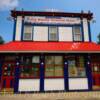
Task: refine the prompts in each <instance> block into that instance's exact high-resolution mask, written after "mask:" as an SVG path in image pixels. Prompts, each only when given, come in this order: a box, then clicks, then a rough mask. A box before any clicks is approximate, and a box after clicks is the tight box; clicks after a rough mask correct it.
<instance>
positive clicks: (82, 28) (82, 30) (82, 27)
mask: <svg viewBox="0 0 100 100" xmlns="http://www.w3.org/2000/svg"><path fill="white" fill-rule="evenodd" d="M81 32H82V41H83V42H84V26H83V20H81Z"/></svg>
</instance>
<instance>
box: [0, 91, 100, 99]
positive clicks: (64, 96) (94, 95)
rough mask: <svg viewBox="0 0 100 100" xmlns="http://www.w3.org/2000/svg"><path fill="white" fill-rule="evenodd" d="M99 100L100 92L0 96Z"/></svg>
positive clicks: (8, 96)
mask: <svg viewBox="0 0 100 100" xmlns="http://www.w3.org/2000/svg"><path fill="white" fill-rule="evenodd" d="M73 99H74V100H100V92H70V93H68V92H66V93H65V92H64V93H33V94H1V95H0V100H73Z"/></svg>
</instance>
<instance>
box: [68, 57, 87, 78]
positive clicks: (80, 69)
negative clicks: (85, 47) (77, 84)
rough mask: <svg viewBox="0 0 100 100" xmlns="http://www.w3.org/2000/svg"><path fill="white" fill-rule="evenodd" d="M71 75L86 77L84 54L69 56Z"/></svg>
mask: <svg viewBox="0 0 100 100" xmlns="http://www.w3.org/2000/svg"><path fill="white" fill-rule="evenodd" d="M68 72H69V77H86V71H85V66H84V57H83V56H69V58H68Z"/></svg>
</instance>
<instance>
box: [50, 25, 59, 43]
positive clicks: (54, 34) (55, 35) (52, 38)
mask: <svg viewBox="0 0 100 100" xmlns="http://www.w3.org/2000/svg"><path fill="white" fill-rule="evenodd" d="M49 41H58V30H57V27H56V26H50V27H49Z"/></svg>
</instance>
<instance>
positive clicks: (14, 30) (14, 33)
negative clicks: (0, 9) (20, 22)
mask: <svg viewBox="0 0 100 100" xmlns="http://www.w3.org/2000/svg"><path fill="white" fill-rule="evenodd" d="M16 22H17V18H15V19H14V28H13V41H15V36H16Z"/></svg>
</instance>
